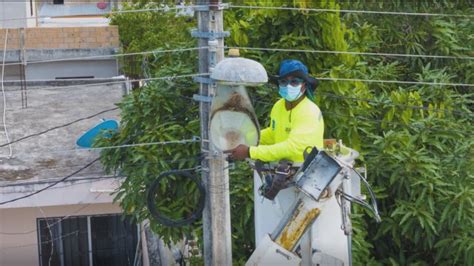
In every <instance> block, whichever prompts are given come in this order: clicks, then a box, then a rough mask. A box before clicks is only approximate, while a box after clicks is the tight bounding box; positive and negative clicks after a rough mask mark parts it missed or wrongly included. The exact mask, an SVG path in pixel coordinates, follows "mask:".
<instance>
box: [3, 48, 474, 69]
mask: <svg viewBox="0 0 474 266" xmlns="http://www.w3.org/2000/svg"><path fill="white" fill-rule="evenodd" d="M208 48H209V47H207V46H204V47H189V48H176V49H167V50H158V49H156V50H151V51H143V52H133V53H119V54H110V55H95V56H82V57H65V58H58V59H49V60H36V61H28V62H27V63H28V64H41V63H52V62H63V61H77V60H90V59H101V58H111V57H127V56H135V55H150V54H152V55H155V54H161V53H176V52H186V51H196V50H201V49H208ZM224 48H225V49H234V48H235V49H243V50H255V51H278V52H297V53H320V54H349V55H363V56H386V57H408V58H411V57H413V58H433V59H460V60H474V57H472V56H451V55H426V54H420V55H418V54H396V53H380V52H377V53H376V52H354V51H330V50H308V49H288V48H259V47H237V46H226V47H224ZM21 64H23V63H21V62H13V63H6V64H4V65H5V66H13V65H21Z"/></svg>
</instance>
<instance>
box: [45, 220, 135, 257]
mask: <svg viewBox="0 0 474 266" xmlns="http://www.w3.org/2000/svg"><path fill="white" fill-rule="evenodd" d="M37 227H38V242H39V243H38V251H39V264H40V265H42V266H49V265H51V266H69V265H71V266H97V265H100V266H108V265H110V266H112V265H113V266H115V265H117V266H132V265H138V264H140V263H139V262H140V261H141V259H139V258H137V256H138V255H139V252H137V247H138V245H137V243H138V241H139V239H138V234H139V230H138V226H137V225H136V224H133V223H131V222H130V221H129V220H128V219H123V216H121V215H120V214H116V215H101V216H77V217H68V218H61V217H58V218H47V219H38V220H37Z"/></svg>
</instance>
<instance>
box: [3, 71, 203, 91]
mask: <svg viewBox="0 0 474 266" xmlns="http://www.w3.org/2000/svg"><path fill="white" fill-rule="evenodd" d="M208 75H210V73H196V74H184V75H173V76H164V77H155V78H142V79H129V80H120V81H111V82H97V83H89V84H80V85H66V86H54V87H51V86H48V87H38V88H29V90H51V91H55V90H58V89H70V88H83V87H94V86H101V85H113V84H123V83H127V82H140V81H156V80H173V79H178V78H192V77H200V76H208ZM81 80H84V81H91V79H70V80H69V81H81ZM93 80H98V79H93ZM105 80H110V79H105ZM30 81H46V82H47V81H58V80H55V79H54V80H30ZM11 91H19V90H8V91H6V92H11Z"/></svg>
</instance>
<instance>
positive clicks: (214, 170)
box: [193, 0, 232, 266]
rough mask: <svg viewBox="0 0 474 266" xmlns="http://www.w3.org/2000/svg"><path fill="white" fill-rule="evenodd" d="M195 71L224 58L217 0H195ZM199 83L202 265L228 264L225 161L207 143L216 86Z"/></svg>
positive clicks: (202, 80)
mask: <svg viewBox="0 0 474 266" xmlns="http://www.w3.org/2000/svg"><path fill="white" fill-rule="evenodd" d="M197 2H198V7H197V8H196V11H197V12H198V30H197V31H195V32H193V36H194V37H197V38H199V47H209V48H208V49H200V50H199V72H200V73H211V72H212V70H213V68H214V66H215V65H216V64H217V63H218V62H219V61H221V60H222V59H223V58H224V48H223V47H224V36H226V34H225V33H224V32H223V28H224V26H223V11H222V8H221V1H220V0H198V1H197ZM196 80H197V81H198V82H200V83H201V85H200V90H199V91H200V95H199V97H200V106H199V110H200V117H201V139H202V144H201V149H202V151H203V152H204V153H205V155H206V159H205V160H203V162H202V168H203V172H202V178H203V181H204V184H205V186H206V192H207V195H206V205H205V208H204V213H203V230H204V263H205V265H216V266H226V265H232V246H231V231H230V199H229V172H228V169H227V165H228V163H227V161H226V160H225V157H224V155H223V154H222V153H220V152H217V151H216V150H215V149H214V147H213V146H212V145H210V142H209V122H210V121H209V119H210V109H211V104H210V100H209V99H210V97H212V96H213V95H214V94H215V90H216V86H215V84H214V83H212V82H211V80H210V79H209V78H203V77H200V78H197V79H196Z"/></svg>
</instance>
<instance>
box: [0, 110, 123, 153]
mask: <svg viewBox="0 0 474 266" xmlns="http://www.w3.org/2000/svg"><path fill="white" fill-rule="evenodd" d="M118 109H119V108H118V107H114V108H110V109H106V110H103V111H100V112H98V113H95V114H93V115H90V116H86V117H83V118H79V119H76V120H74V121H71V122H69V123H66V124H62V125H58V126H54V127H51V128H48V129H46V130H43V131H40V132H37V133H34V134H30V135H26V136H24V137H21V138H19V139H16V140H13V141H10V142H8V143H4V144H1V145H0V148H2V147H5V146H7V145H11V144H14V143H18V142H20V141H23V140H26V139H29V138H32V137H37V136H40V135H43V134H46V133H48V132H50V131H53V130H56V129H59V128H63V127H68V126H70V125H73V124H75V123H78V122H81V121H84V120H87V119H91V118H94V117H96V116H98V115H101V114H105V113H108V112H111V111H115V110H118Z"/></svg>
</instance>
